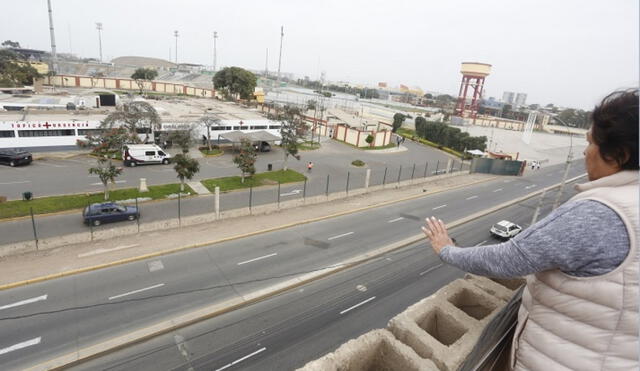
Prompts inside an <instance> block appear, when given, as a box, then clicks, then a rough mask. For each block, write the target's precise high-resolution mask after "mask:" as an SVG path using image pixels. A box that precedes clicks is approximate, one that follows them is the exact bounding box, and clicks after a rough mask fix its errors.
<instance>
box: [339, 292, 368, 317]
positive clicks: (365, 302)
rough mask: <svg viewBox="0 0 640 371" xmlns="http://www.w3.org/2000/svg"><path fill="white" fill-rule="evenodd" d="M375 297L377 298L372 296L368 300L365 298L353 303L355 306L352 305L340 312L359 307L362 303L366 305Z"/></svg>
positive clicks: (343, 312)
mask: <svg viewBox="0 0 640 371" xmlns="http://www.w3.org/2000/svg"><path fill="white" fill-rule="evenodd" d="M375 298H376V297H375V296H372V297H370V298H369V299H367V300H363V301H361V302H359V303H358V304H356V305H353V306H350V307H349V308H347V309H345V310H343V311H342V312H340V314H345V313H347V312H348V311H350V310H352V309H356V308H357V307H359V306H361V305H365V304H367V303H368V302H370V301H371V300H373V299H375Z"/></svg>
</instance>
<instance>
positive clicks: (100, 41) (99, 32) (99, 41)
mask: <svg viewBox="0 0 640 371" xmlns="http://www.w3.org/2000/svg"><path fill="white" fill-rule="evenodd" d="M96 29H97V30H98V45H99V47H100V63H102V22H97V23H96Z"/></svg>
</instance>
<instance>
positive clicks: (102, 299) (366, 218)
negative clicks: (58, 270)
mask: <svg viewBox="0 0 640 371" xmlns="http://www.w3.org/2000/svg"><path fill="white" fill-rule="evenodd" d="M581 167H582V166H574V167H573V169H572V173H573V174H579V173H580V171H581V170H582V169H580V168H581ZM561 176H562V169H561V168H559V167H555V168H552V167H550V168H548V169H544V170H541V171H540V172H538V173H535V174H534V175H533V176H530V177H525V178H508V179H500V180H497V181H494V182H490V183H484V184H480V185H477V186H473V187H468V188H466V189H460V190H455V191H451V192H446V193H440V194H436V195H432V196H429V197H425V198H422V199H418V200H411V201H407V202H401V203H398V204H394V205H391V206H387V207H384V208H378V209H371V210H368V211H366V212H360V213H354V214H350V215H345V216H342V217H338V218H333V219H328V220H324V221H321V222H316V223H311V224H305V225H300V226H296V227H292V228H288V229H285V230H280V231H275V232H271V233H268V234H263V235H259V236H253V237H249V238H244V239H240V240H235V241H229V242H225V243H222V244H216V245H212V246H207V247H203V248H199V249H192V250H188V251H184V252H181V253H176V254H171V255H167V256H164V257H161V258H155V259H151V260H149V261H140V262H135V263H131V264H126V265H121V266H117V267H113V268H108V269H103V270H98V271H94V272H89V273H85V274H79V275H75V276H70V277H65V278H62V279H57V280H51V281H46V282H42V283H39V284H34V285H30V286H25V287H19V288H15V289H11V290H6V291H3V292H0V316H1V317H0V323H1V325H2V328H3V331H2V333H1V334H0V363H2V364H4V365H5V368H6V369H12V368H20V367H22V366H24V365H27V364H32V363H36V362H38V361H42V360H44V359H48V358H51V357H53V356H54V355H56V354H59V353H61V352H66V351H70V350H74V349H76V347H78V346H86V345H88V344H91V343H95V342H98V341H100V340H103V339H105V338H109V337H112V336H116V335H119V334H124V333H127V332H128V331H130V330H132V329H135V328H139V327H143V326H145V325H148V324H151V323H153V322H156V321H158V320H161V319H164V318H167V317H170V316H173V315H176V314H179V313H183V312H186V311H189V310H193V309H194V308H197V307H200V306H204V305H205V304H210V303H214V302H219V301H222V300H225V299H228V298H230V297H232V296H234V295H243V294H248V293H250V292H253V291H255V290H258V289H262V288H266V287H269V286H271V285H274V284H277V283H279V282H283V281H285V280H287V279H290V278H291V277H295V276H299V275H300V274H303V273H305V272H310V271H314V270H318V269H322V268H325V267H328V266H332V265H334V264H339V263H340V262H342V261H344V260H346V259H347V258H350V257H353V256H357V255H360V254H362V253H364V252H367V251H370V250H373V249H375V248H378V247H382V246H385V245H387V244H389V243H392V242H395V241H398V240H401V239H403V238H405V237H406V236H408V235H414V234H416V233H417V232H418V231H419V226H420V224H421V220H422V219H423V218H425V217H427V216H430V215H433V214H435V215H437V216H438V217H439V218H441V219H443V220H444V221H445V222H448V221H452V220H456V219H459V218H461V217H464V216H466V215H469V214H471V213H474V212H476V211H480V210H484V209H486V208H488V207H491V206H492V205H495V204H498V203H501V202H504V201H507V200H511V199H514V198H516V197H519V196H521V195H524V194H528V193H530V192H531V191H533V190H535V189H536V187H537V188H540V187H545V186H548V185H551V184H553V183H556V182H557V181H559V179H560V178H561ZM527 210H528V213H529V215H530V214H531V212H532V210H531V208H527ZM490 224H492V222H489V223H488V224H487V225H490ZM487 225H485V226H484V231H483V232H482V236H486V235H487V232H486V229H487V228H488V226H487ZM416 260H417V259H416ZM438 287H439V286H438Z"/></svg>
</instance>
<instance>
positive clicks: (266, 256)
mask: <svg viewBox="0 0 640 371" xmlns="http://www.w3.org/2000/svg"><path fill="white" fill-rule="evenodd" d="M276 255H278V253H277V252H274V253H273V254H269V255H265V256H260V257H257V258H255V259H250V260H245V261H243V262H240V263H238V265H242V264H247V263H251V262H254V261H256V260H262V259H266V258H270V257H272V256H276Z"/></svg>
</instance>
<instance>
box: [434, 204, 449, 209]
mask: <svg viewBox="0 0 640 371" xmlns="http://www.w3.org/2000/svg"><path fill="white" fill-rule="evenodd" d="M443 207H447V205H440V206H436V207H434V208H433V209H431V210H438V209H442V208H443Z"/></svg>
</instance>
